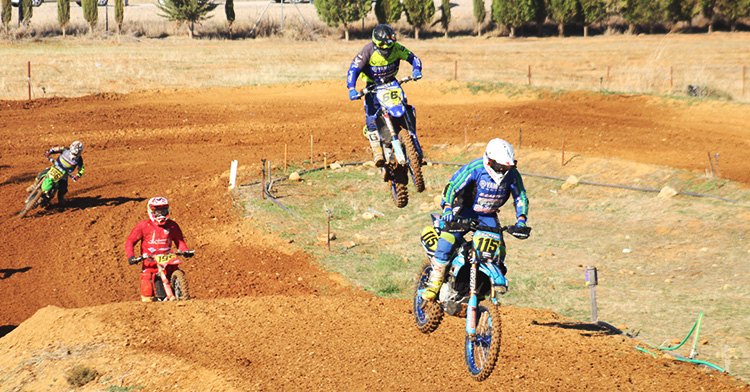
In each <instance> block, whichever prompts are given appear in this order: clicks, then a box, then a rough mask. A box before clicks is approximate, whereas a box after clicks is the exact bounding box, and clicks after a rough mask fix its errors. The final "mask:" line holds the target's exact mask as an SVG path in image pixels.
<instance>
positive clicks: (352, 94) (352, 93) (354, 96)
mask: <svg viewBox="0 0 750 392" xmlns="http://www.w3.org/2000/svg"><path fill="white" fill-rule="evenodd" d="M349 99H350V100H352V101H354V100H356V99H359V93H358V92H357V90H355V89H353V88H350V89H349Z"/></svg>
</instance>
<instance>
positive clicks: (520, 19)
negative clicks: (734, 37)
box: [314, 0, 750, 40]
mask: <svg viewBox="0 0 750 392" xmlns="http://www.w3.org/2000/svg"><path fill="white" fill-rule="evenodd" d="M371 1H372V0H315V3H314V4H315V9H316V10H317V12H318V16H319V17H320V19H321V20H322V21H323V22H325V23H326V24H327V25H328V26H331V27H339V26H343V28H344V31H345V38H346V39H347V40H348V39H349V27H350V26H351V24H352V23H354V22H357V21H359V20H362V19H364V18H365V17H366V16H367V15H368V14H369V12H370V10H371V8H372V6H371ZM435 1H436V0H377V1H376V2H375V7H374V8H375V16H376V17H377V19H378V23H385V24H393V23H395V22H397V21H398V20H399V19H400V18H401V15H402V14H406V19H407V22H408V23H409V24H410V25H412V26H413V27H414V36H415V38H417V39H418V38H419V31H420V29H422V27H423V26H425V25H430V24H431V23H432V22H433V17H434V16H435V12H436V9H435ZM490 1H491V2H492V4H491V13H492V14H491V19H492V21H493V22H494V23H495V24H496V25H498V26H502V27H504V28H505V29H506V30H507V31H508V32H509V35H510V36H515V34H516V29H517V28H518V27H521V26H523V25H528V24H536V25H537V27H538V28H541V26H542V25H543V24H544V22H545V21H547V20H548V19H549V20H552V21H553V22H554V23H556V24H557V25H558V33H559V34H560V35H564V34H565V30H564V29H565V26H566V25H578V26H583V28H584V35H588V26H590V25H591V24H594V23H600V22H603V21H605V20H608V19H611V18H617V17H619V18H621V19H622V20H623V21H625V22H626V23H627V24H628V25H629V30H630V31H631V32H633V31H634V30H635V29H636V28H637V27H641V28H646V29H652V28H653V27H654V26H656V25H659V24H672V25H676V24H677V23H678V22H686V23H688V24H689V23H690V21H691V20H692V19H693V18H694V17H696V16H698V15H703V16H704V17H705V18H706V19H708V20H709V29H708V30H709V32H711V31H713V28H714V21H715V20H716V19H717V17H721V18H723V19H724V20H726V21H727V22H728V23H729V24H730V25H731V27H732V30H735V29H736V26H737V21H738V20H739V19H741V18H744V17H748V16H750V0H490ZM440 2H441V4H440V10H441V15H440V17H439V18H438V20H436V21H435V23H438V22H439V23H440V24H441V26H442V27H443V30H444V31H445V35H446V36H447V35H448V28H449V26H450V22H451V14H450V8H451V5H450V0H440ZM473 7H474V18H475V20H476V32H477V34H480V35H481V33H482V31H481V26H482V25H483V24H484V22H485V20H486V18H487V11H486V8H485V7H486V5H485V0H473Z"/></svg>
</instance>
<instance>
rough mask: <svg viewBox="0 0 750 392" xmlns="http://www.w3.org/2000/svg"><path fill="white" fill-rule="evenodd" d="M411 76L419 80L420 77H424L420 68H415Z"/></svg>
mask: <svg viewBox="0 0 750 392" xmlns="http://www.w3.org/2000/svg"><path fill="white" fill-rule="evenodd" d="M411 77H412V78H413V79H414V80H419V79H422V71H420V70H418V69H415V70H414V71H412V73H411Z"/></svg>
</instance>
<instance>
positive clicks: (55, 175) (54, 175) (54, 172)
mask: <svg viewBox="0 0 750 392" xmlns="http://www.w3.org/2000/svg"><path fill="white" fill-rule="evenodd" d="M47 175H48V176H49V178H51V179H52V181H55V182H57V181H60V180H61V179H62V178H63V177H64V176H65V173H64V172H63V171H62V170H60V169H58V168H56V167H55V166H52V167H50V168H49V171H48V172H47Z"/></svg>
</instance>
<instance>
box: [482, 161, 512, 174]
mask: <svg viewBox="0 0 750 392" xmlns="http://www.w3.org/2000/svg"><path fill="white" fill-rule="evenodd" d="M487 163H489V165H490V168H492V170H494V171H496V172H499V173H502V172H506V171H508V170H510V169H514V168H515V167H516V165H502V164H500V163H498V162H496V161H494V160H492V159H489V160H488V162H487Z"/></svg>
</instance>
